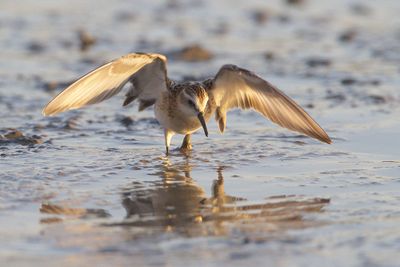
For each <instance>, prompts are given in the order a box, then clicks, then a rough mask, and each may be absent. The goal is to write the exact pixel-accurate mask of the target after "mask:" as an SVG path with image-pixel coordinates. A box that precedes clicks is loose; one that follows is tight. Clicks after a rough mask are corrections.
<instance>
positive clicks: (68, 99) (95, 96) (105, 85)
mask: <svg viewBox="0 0 400 267" xmlns="http://www.w3.org/2000/svg"><path fill="white" fill-rule="evenodd" d="M165 64H166V57H165V56H163V55H159V54H128V55H125V56H123V57H121V58H119V59H117V60H114V61H112V62H109V63H107V64H104V65H103V66H101V67H99V68H97V69H95V70H93V71H91V72H89V73H88V74H86V75H84V76H83V77H81V78H80V79H78V80H77V81H76V82H74V83H73V84H71V85H70V86H69V87H67V88H66V89H65V90H64V91H62V92H61V93H60V94H58V95H57V96H56V97H55V98H54V99H53V100H51V101H50V102H49V103H48V104H47V105H46V107H45V108H44V109H43V115H47V116H48V115H54V114H57V113H59V112H63V111H66V110H71V109H77V108H80V107H84V106H86V105H91V104H95V103H99V102H102V101H104V100H106V99H108V98H110V97H112V96H114V95H116V94H118V93H119V92H120V91H121V89H122V88H123V87H124V85H125V84H126V83H127V82H129V81H131V80H132V79H136V80H140V81H142V84H152V85H153V87H152V88H155V90H153V91H151V92H145V93H144V94H145V95H146V98H147V99H151V97H153V98H156V97H157V94H158V93H160V92H159V91H162V90H166V89H167V87H166V79H167V77H166V66H165ZM143 68H146V70H147V71H146V73H145V74H146V75H135V74H136V73H138V72H140V70H141V69H143ZM138 74H139V73H138ZM154 77H156V79H153V78H154ZM145 89H146V88H145ZM156 90H158V91H156ZM141 92H143V90H142V91H141Z"/></svg>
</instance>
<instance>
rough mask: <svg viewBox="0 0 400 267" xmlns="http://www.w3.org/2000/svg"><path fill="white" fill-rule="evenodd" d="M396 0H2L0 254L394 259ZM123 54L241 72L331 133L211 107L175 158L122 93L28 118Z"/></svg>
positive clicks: (397, 245)
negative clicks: (219, 121) (222, 126)
mask: <svg viewBox="0 0 400 267" xmlns="http://www.w3.org/2000/svg"><path fill="white" fill-rule="evenodd" d="M94 6H95V8H93V7H94ZM399 8H400V4H399V3H398V2H397V1H395V0H393V1H390V0H386V1H375V2H372V1H363V2H362V1H352V0H347V1H346V0H340V1H335V3H333V2H332V1H327V0H326V1H311V0H308V1H307V0H305V1H278V0H276V1H268V5H267V4H265V3H264V1H246V2H245V3H236V4H235V5H233V4H232V3H231V1H228V0H226V1H218V2H217V1H167V2H165V3H162V4H160V3H158V4H157V3H155V2H154V3H149V2H148V1H135V3H132V1H125V0H120V1H116V2H113V3H111V2H110V1H105V0H102V1H92V0H90V1H85V2H84V3H83V2H81V1H77V0H73V1H50V0H42V1H33V0H26V1H24V4H22V3H19V2H15V1H9V0H3V1H1V3H0V38H1V42H0V48H1V49H0V57H1V58H2V59H3V60H1V61H0V106H1V107H2V108H1V109H0V262H1V265H6V266H33V265H40V266H54V265H55V264H57V265H58V266H71V265H73V266H88V265H95V266H109V265H115V266H128V265H129V266H131V265H132V264H134V265H135V266H200V265H201V266H225V265H227V266H228V265H229V266H244V265H246V266H266V265H268V266H320V265H324V266H398V253H399V251H400V226H399V225H400V209H399V204H400V195H399V191H400V183H399V181H400V180H399V178H400V175H399V174H400V172H399V170H400V169H399V167H400V152H399V147H400V141H399V139H398V133H399V130H400V126H399V123H398V121H399V119H398V118H399V117H400V109H399V105H398V103H399V100H400V93H399V90H398V88H399V86H400V78H399V71H400V69H399V66H400V64H399V63H400V57H399V55H400V45H399V44H400V42H399V40H400V17H399V16H398V14H397V13H398V12H397V10H399ZM133 51H142V52H159V53H163V54H166V55H167V56H168V57H169V65H168V72H169V76H170V77H171V78H174V79H177V80H191V79H201V78H204V77H209V76H212V75H214V74H215V73H216V72H217V70H218V68H219V67H220V66H221V65H223V64H225V63H233V64H237V65H239V66H242V67H245V68H248V69H250V70H253V71H255V72H256V73H258V74H259V75H260V76H262V77H264V78H266V79H267V80H268V81H270V82H271V83H273V84H275V85H277V86H278V87H279V88H281V89H282V90H283V91H284V92H285V93H287V94H288V95H289V96H291V97H292V98H294V99H295V100H296V101H297V102H299V103H300V104H301V105H302V106H304V107H305V108H306V110H307V111H308V112H309V113H310V114H311V115H312V116H313V117H314V118H315V119H316V120H317V121H318V122H319V123H320V124H321V125H322V126H323V127H324V128H325V129H326V130H327V132H328V133H329V135H330V136H331V137H332V140H333V144H332V145H325V144H321V143H319V142H317V141H314V140H312V139H310V138H306V137H304V136H300V135H298V134H296V133H292V132H289V131H287V130H285V129H281V128H279V127H277V126H275V125H273V124H272V123H270V122H268V121H266V120H265V119H264V118H263V117H261V116H260V115H259V114H257V113H252V112H242V111H232V112H230V113H229V115H228V125H227V130H226V132H225V134H224V135H220V134H219V133H218V130H217V126H216V124H215V122H214V121H210V123H209V131H210V136H209V138H206V137H204V135H203V134H202V133H201V131H199V133H198V134H195V135H194V137H193V145H194V150H193V152H192V153H191V155H189V156H188V157H186V156H184V155H181V154H180V153H178V152H172V154H171V155H170V156H169V157H168V158H167V157H165V156H164V145H163V136H162V130H161V129H160V126H159V125H158V123H157V122H156V121H155V120H154V116H153V111H152V110H151V109H149V110H146V111H144V112H141V113H138V112H136V110H137V106H136V104H135V105H130V106H128V107H127V108H122V107H121V104H122V102H123V94H121V95H120V96H117V97H115V98H113V99H110V100H109V101H107V102H104V103H101V104H99V105H96V106H93V107H90V108H86V109H82V110H77V111H71V112H67V113H64V114H60V115H58V116H56V117H50V118H44V117H42V115H41V109H42V108H43V106H44V105H45V104H46V103H47V102H48V101H49V100H50V99H51V98H52V97H53V96H54V95H55V94H57V93H58V92H59V91H60V90H61V89H63V88H64V87H65V86H66V85H68V84H69V83H70V82H71V81H73V80H74V79H75V78H77V77H79V76H81V75H82V74H83V73H86V72H88V71H90V70H91V69H93V68H95V67H97V66H99V65H100V64H102V63H104V62H107V61H109V60H111V59H113V58H116V57H119V56H120V55H123V54H126V53H129V52H133ZM180 142H181V138H180V137H179V136H175V137H174V138H173V140H172V143H173V146H178V145H179V144H180Z"/></svg>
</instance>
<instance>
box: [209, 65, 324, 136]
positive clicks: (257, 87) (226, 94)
mask: <svg viewBox="0 0 400 267" xmlns="http://www.w3.org/2000/svg"><path fill="white" fill-rule="evenodd" d="M210 92H211V93H212V94H213V96H214V100H215V102H216V105H217V107H218V108H217V111H216V119H217V121H218V123H219V127H220V130H221V131H223V130H224V128H225V124H226V112H227V111H228V110H229V109H232V108H242V109H249V108H253V109H255V110H256V111H258V112H260V113H261V114H262V115H264V116H265V117H267V118H268V119H270V120H271V121H273V122H274V123H276V124H278V125H280V126H282V127H285V128H287V129H290V130H293V131H296V132H300V133H303V134H305V135H308V136H310V137H313V138H316V139H318V140H320V141H322V142H325V143H328V144H330V143H331V142H332V141H331V139H330V138H329V136H328V135H327V134H326V132H325V131H324V130H323V129H322V128H321V126H319V125H318V123H317V122H315V121H314V120H313V119H312V118H311V116H310V115H308V114H307V112H305V111H304V109H302V108H301V107H300V106H299V105H298V104H297V103H296V102H294V101H293V100H292V99H291V98H289V97H288V96H286V95H285V94H284V93H283V92H281V91H280V90H279V89H277V88H276V87H275V86H273V85H271V84H270V83H268V82H267V81H265V80H263V79H262V78H260V77H258V76H257V75H255V74H254V73H252V72H250V71H248V70H245V69H242V68H239V67H237V66H235V65H224V66H223V67H221V69H220V70H219V72H218V73H217V75H216V76H215V78H214V82H213V86H212V88H211V90H210Z"/></svg>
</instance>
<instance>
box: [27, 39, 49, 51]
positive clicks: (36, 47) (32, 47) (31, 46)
mask: <svg viewBox="0 0 400 267" xmlns="http://www.w3.org/2000/svg"><path fill="white" fill-rule="evenodd" d="M27 49H28V50H29V52H32V53H42V52H43V51H44V50H45V49H46V47H45V46H44V45H43V44H41V43H39V42H36V41H33V42H31V43H30V44H29V45H28V47H27Z"/></svg>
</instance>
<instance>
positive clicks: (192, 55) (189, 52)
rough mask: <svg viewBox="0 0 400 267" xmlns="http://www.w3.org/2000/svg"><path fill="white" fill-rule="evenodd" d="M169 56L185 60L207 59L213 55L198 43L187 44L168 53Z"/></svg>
mask: <svg viewBox="0 0 400 267" xmlns="http://www.w3.org/2000/svg"><path fill="white" fill-rule="evenodd" d="M170 57H172V58H175V59H177V60H182V61H187V62H198V61H208V60H210V59H212V58H213V57H214V55H213V54H212V53H211V52H210V51H208V50H207V49H205V48H203V47H201V46H200V45H198V44H194V45H189V46H187V47H184V48H182V49H181V50H178V51H174V52H172V53H170Z"/></svg>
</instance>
